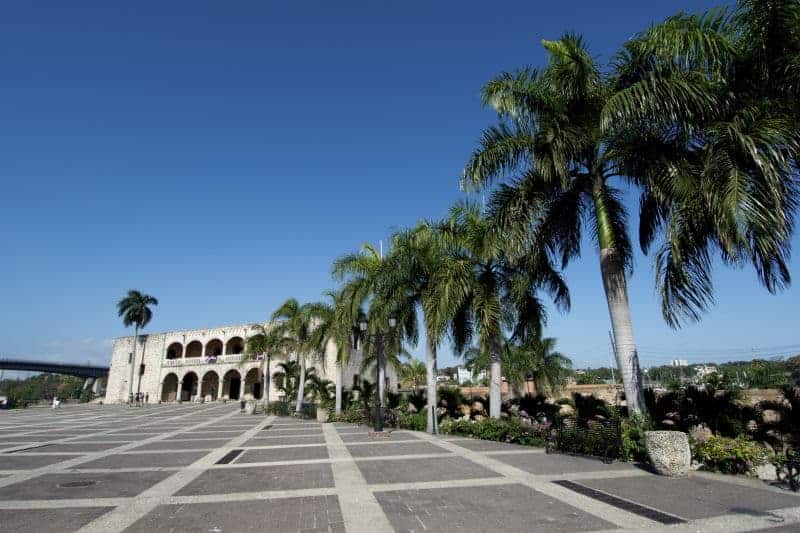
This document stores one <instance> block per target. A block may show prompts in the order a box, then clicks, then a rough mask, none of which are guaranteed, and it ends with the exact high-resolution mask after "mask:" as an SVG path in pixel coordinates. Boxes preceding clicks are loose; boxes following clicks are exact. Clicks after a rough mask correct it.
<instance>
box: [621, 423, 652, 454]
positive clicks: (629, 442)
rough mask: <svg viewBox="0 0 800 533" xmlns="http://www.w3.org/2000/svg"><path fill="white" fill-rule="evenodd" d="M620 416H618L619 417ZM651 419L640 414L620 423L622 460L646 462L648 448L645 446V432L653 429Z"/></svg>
mask: <svg viewBox="0 0 800 533" xmlns="http://www.w3.org/2000/svg"><path fill="white" fill-rule="evenodd" d="M617 416H618V415H617ZM652 426H653V424H652V423H651V422H650V420H649V419H647V418H645V417H643V416H642V415H640V414H638V413H633V414H631V416H630V417H628V418H623V419H622V420H621V421H620V430H621V431H620V432H621V434H622V454H621V455H622V457H621V458H622V459H623V460H625V461H640V462H646V461H647V460H648V459H647V448H646V447H645V444H644V432H645V431H649V430H650V429H652Z"/></svg>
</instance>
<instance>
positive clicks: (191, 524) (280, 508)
mask: <svg viewBox="0 0 800 533" xmlns="http://www.w3.org/2000/svg"><path fill="white" fill-rule="evenodd" d="M125 531H126V533H137V532H141V533H152V532H153V531H243V532H256V531H282V532H283V531H298V532H299V531H302V532H303V533H306V532H308V533H327V532H332V533H339V532H341V533H344V531H345V529H344V522H343V520H342V511H341V509H340V508H339V500H338V499H337V498H336V496H314V497H306V498H286V499H280V500H267V501H246V502H225V503H197V504H185V505H161V506H159V507H156V508H155V509H154V510H153V511H151V512H150V513H149V514H147V515H145V516H144V517H143V518H141V519H140V520H138V521H137V522H135V523H134V524H133V525H132V526H131V527H130V528H128V529H126V530H125Z"/></svg>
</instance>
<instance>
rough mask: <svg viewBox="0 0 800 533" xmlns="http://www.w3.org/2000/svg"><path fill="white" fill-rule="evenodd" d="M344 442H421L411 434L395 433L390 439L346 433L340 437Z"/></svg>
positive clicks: (365, 434) (366, 434)
mask: <svg viewBox="0 0 800 533" xmlns="http://www.w3.org/2000/svg"><path fill="white" fill-rule="evenodd" d="M339 437H340V438H341V439H342V440H343V441H344V442H391V441H393V440H419V437H417V436H416V435H414V434H413V433H410V432H408V433H407V432H402V431H393V432H392V433H391V434H390V435H389V436H388V437H384V436H381V437H374V436H371V435H370V434H369V433H344V434H342V435H339Z"/></svg>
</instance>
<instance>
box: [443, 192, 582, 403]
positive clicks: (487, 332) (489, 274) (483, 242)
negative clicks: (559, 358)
mask: <svg viewBox="0 0 800 533" xmlns="http://www.w3.org/2000/svg"><path fill="white" fill-rule="evenodd" d="M435 228H436V235H437V236H438V237H439V238H440V239H441V240H442V244H441V247H442V249H443V250H444V253H443V254H442V260H441V262H440V264H439V265H438V267H437V268H436V271H435V274H434V280H435V283H434V287H435V289H434V294H435V297H434V298H433V301H434V302H436V303H437V305H438V306H439V307H440V311H439V314H441V315H442V316H443V317H445V319H446V320H447V321H448V322H449V324H450V325H451V337H452V339H453V342H454V347H455V351H456V353H463V352H464V351H465V350H466V349H467V347H468V346H469V343H470V341H471V339H472V337H473V336H474V337H476V338H477V343H478V346H479V347H480V349H481V350H482V351H483V352H485V353H487V354H488V356H489V358H490V361H491V364H490V365H489V368H490V381H489V383H490V386H489V416H491V417H492V418H500V406H501V403H502V398H501V394H500V393H501V388H500V387H501V381H502V352H503V336H504V327H505V328H508V329H510V330H511V331H512V335H513V337H514V338H515V339H518V340H520V341H522V342H526V341H527V339H528V338H538V337H539V336H540V332H541V328H542V324H543V322H545V320H546V311H545V309H544V305H543V304H542V302H541V301H540V300H539V298H538V294H537V293H538V291H539V290H540V289H544V290H546V291H547V292H549V293H550V294H551V295H552V296H553V300H554V302H555V303H556V304H557V305H558V306H559V307H560V308H561V309H563V310H567V309H568V308H569V290H568V289H567V286H566V284H565V283H564V281H563V280H562V279H561V276H560V275H559V274H558V273H557V272H556V271H555V270H554V269H553V268H552V266H551V265H550V263H549V261H547V257H546V255H545V254H541V253H536V251H535V250H531V251H529V252H528V253H526V254H521V255H519V257H518V258H517V257H512V256H510V255H509V253H508V250H509V249H510V248H509V246H508V242H507V239H506V236H505V235H504V234H503V233H502V232H500V231H498V229H497V227H496V226H495V225H494V224H493V223H492V221H491V220H490V219H488V218H485V217H484V216H482V214H481V212H480V209H479V208H478V206H477V205H476V204H474V203H469V202H460V203H457V204H456V205H454V206H453V207H452V208H451V210H450V216H449V217H448V218H447V219H446V220H444V221H443V222H441V223H439V224H437V225H436V226H435Z"/></svg>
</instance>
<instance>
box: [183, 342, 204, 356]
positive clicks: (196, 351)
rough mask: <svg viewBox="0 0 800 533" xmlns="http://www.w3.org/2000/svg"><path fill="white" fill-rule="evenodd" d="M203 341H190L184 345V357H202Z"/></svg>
mask: <svg viewBox="0 0 800 533" xmlns="http://www.w3.org/2000/svg"><path fill="white" fill-rule="evenodd" d="M202 355H203V343H202V342H200V341H192V342H190V343H189V344H187V345H186V356H185V357H202Z"/></svg>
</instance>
